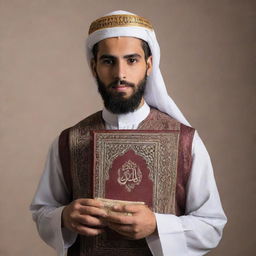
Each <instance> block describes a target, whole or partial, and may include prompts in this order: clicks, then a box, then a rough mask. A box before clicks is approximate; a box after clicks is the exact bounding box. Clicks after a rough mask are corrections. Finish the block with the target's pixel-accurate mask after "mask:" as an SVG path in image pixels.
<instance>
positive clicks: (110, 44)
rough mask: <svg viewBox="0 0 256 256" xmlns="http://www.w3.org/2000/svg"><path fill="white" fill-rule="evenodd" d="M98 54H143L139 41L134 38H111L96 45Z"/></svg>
mask: <svg viewBox="0 0 256 256" xmlns="http://www.w3.org/2000/svg"><path fill="white" fill-rule="evenodd" d="M98 53H99V55H102V54H111V55H126V54H134V53H137V54H141V55H143V54H144V51H143V49H142V43H141V40H140V39H138V38H135V37H111V38H107V39H104V40H102V41H100V42H99V43H98Z"/></svg>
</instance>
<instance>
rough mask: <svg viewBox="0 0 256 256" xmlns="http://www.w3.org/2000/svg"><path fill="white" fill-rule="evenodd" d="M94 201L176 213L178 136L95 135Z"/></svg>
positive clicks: (159, 133)
mask: <svg viewBox="0 0 256 256" xmlns="http://www.w3.org/2000/svg"><path fill="white" fill-rule="evenodd" d="M91 136H92V144H93V145H92V146H93V175H92V179H93V182H92V184H93V186H92V190H93V191H92V194H93V198H106V199H112V200H127V201H132V202H134V203H136V202H144V203H145V204H146V205H147V206H148V207H149V208H151V210H152V211H154V212H158V213H166V212H169V213H170V212H173V213H174V212H175V191H176V176H177V162H178V142H179V132H178V131H176V130H175V131H172V130H166V131H163V130H161V131H155V130H149V131H145V130H100V131H92V132H91Z"/></svg>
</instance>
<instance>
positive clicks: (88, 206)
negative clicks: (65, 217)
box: [73, 199, 107, 218]
mask: <svg viewBox="0 0 256 256" xmlns="http://www.w3.org/2000/svg"><path fill="white" fill-rule="evenodd" d="M73 211H76V212H78V213H79V214H81V215H93V216H98V217H103V218H104V217H106V216H107V212H106V211H105V210H104V209H103V204H102V203H101V202H99V201H97V200H94V199H78V200H75V201H74V202H73Z"/></svg>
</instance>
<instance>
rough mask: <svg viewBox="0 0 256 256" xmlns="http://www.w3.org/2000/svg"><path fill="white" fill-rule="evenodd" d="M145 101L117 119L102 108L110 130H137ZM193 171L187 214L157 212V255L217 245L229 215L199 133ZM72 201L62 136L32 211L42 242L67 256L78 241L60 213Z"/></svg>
mask: <svg viewBox="0 0 256 256" xmlns="http://www.w3.org/2000/svg"><path fill="white" fill-rule="evenodd" d="M149 111H150V108H149V106H148V105H147V104H146V103H145V104H144V105H143V106H142V107H141V108H140V109H138V110H136V111H135V112H133V113H128V114H122V115H114V114H112V113H110V112H109V111H107V110H106V109H104V110H103V119H104V121H105V124H106V128H107V129H136V128H137V127H138V125H139V123H140V122H141V121H143V120H144V119H145V118H146V117H147V115H148V114H149ZM192 159H193V164H192V170H191V174H190V177H189V180H188V184H187V201H186V213H185V215H184V216H180V217H177V216H175V215H172V214H157V213H155V216H156V220H157V229H158V235H155V234H154V235H150V236H148V237H147V238H146V241H147V243H148V246H149V248H150V250H151V252H152V254H153V255H154V256H162V255H164V256H170V255H178V256H185V255H189V256H194V255H195V256H199V255H204V254H206V253H207V252H208V251H209V250H210V249H211V248H214V247H216V246H217V244H218V243H219V241H220V239H221V236H222V231H223V228H224V226H225V224H226V221H227V219H226V216H225V213H224V211H223V209H222V206H221V202H220V198H219V193H218V190H217V187H216V183H215V179H214V174H213V169H212V165H211V161H210V158H209V155H208V152H207V150H206V148H205V146H204V145H203V143H202V141H201V139H200V138H199V135H198V133H197V132H196V133H195V135H194V139H193V143H192ZM69 198H70V196H69V192H68V189H67V187H66V184H65V181H64V178H63V174H62V169H61V164H60V160H59V152H58V138H56V139H55V140H54V142H53V144H52V145H51V147H50V150H49V153H48V157H47V160H46V164H45V168H44V172H43V174H42V177H41V180H40V182H39V185H38V188H37V191H36V194H35V196H34V199H33V201H32V203H31V206H30V210H31V212H32V215H33V219H34V221H35V222H36V224H37V228H38V232H39V234H40V236H41V238H42V239H43V240H44V241H45V242H46V243H47V244H49V245H50V246H52V247H53V248H55V249H56V251H57V253H58V255H59V256H63V255H64V254H65V252H66V251H67V248H68V247H70V246H71V245H72V244H73V243H74V242H75V239H76V237H77V234H76V233H73V232H71V231H69V230H67V229H66V228H61V213H62V210H63V207H64V206H65V205H66V204H68V203H69V201H68V199H69Z"/></svg>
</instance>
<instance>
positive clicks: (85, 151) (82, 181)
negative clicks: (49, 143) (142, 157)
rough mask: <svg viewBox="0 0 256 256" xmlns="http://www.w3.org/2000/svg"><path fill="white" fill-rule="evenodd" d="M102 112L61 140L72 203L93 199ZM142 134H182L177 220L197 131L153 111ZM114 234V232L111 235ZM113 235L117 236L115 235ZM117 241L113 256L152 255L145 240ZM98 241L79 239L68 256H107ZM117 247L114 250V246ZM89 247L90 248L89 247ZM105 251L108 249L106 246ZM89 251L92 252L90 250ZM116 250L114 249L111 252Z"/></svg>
mask: <svg viewBox="0 0 256 256" xmlns="http://www.w3.org/2000/svg"><path fill="white" fill-rule="evenodd" d="M104 129H105V125H104V120H103V119H102V112H101V111H99V112H97V113H95V114H93V115H91V116H89V117H87V118H85V119H84V120H82V121H81V122H79V123H78V124H76V125H75V126H73V127H71V128H68V129H66V130H64V131H63V132H62V133H61V135H60V138H59V154H60V161H61V165H62V169H63V176H64V179H65V182H66V184H67V187H68V189H69V191H70V195H71V198H70V201H72V200H75V199H78V198H82V197H83V198H90V197H91V196H92V194H91V191H92V187H91V182H90V181H91V180H92V177H90V173H91V171H90V170H91V168H92V166H91V165H92V150H91V147H90V143H91V137H90V132H91V131H92V130H104ZM138 129H139V130H175V131H178V134H179V137H178V143H177V146H176V147H177V148H174V150H177V151H178V154H177V167H176V168H177V170H176V173H177V175H176V179H177V180H176V191H175V212H161V213H166V214H167V213H172V214H175V215H177V216H180V215H183V214H184V213H185V208H186V185H187V181H188V178H189V175H190V170H191V165H192V157H191V150H192V149H191V148H192V141H193V136H194V131H195V130H194V129H193V128H191V127H188V126H185V125H183V124H181V123H179V122H177V121H176V120H174V119H173V118H171V117H169V116H168V115H167V114H164V113H162V112H160V111H158V110H156V109H151V111H150V114H149V115H148V116H147V118H146V119H145V120H144V121H142V122H141V123H140V125H139V127H138ZM109 232H112V231H109ZM112 233H113V232H112ZM113 237H114V239H112V240H110V241H108V247H109V251H108V252H107V254H108V255H109V256H120V255H122V256H141V255H143V256H147V255H152V254H151V252H150V250H149V248H148V246H147V243H146V241H145V239H141V240H126V239H123V238H120V237H118V235H117V234H114V235H113ZM94 239H95V238H91V237H85V236H78V238H77V241H76V242H75V244H74V245H73V246H71V248H69V250H68V256H92V255H93V256H103V255H106V248H105V249H104V250H102V251H101V250H100V249H99V250H96V251H95V249H92V248H94V246H93V243H95V240H94ZM111 243H113V246H112V245H111ZM88 245H89V246H88ZM103 247H104V245H103ZM88 248H89V249H88ZM111 248H112V249H111Z"/></svg>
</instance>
